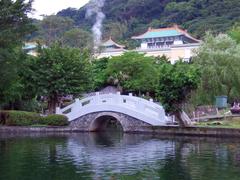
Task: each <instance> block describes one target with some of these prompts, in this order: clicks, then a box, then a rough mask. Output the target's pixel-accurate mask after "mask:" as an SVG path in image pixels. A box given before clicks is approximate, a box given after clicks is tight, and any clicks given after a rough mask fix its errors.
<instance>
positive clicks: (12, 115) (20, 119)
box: [0, 111, 68, 126]
mask: <svg viewBox="0 0 240 180" xmlns="http://www.w3.org/2000/svg"><path fill="white" fill-rule="evenodd" d="M0 125H6V126H32V125H48V126H66V125H68V119H67V117H66V116H63V115H57V114H53V115H48V116H45V117H42V116H40V115H39V114H37V113H33V112H26V111H0Z"/></svg>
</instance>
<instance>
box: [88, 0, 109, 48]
mask: <svg viewBox="0 0 240 180" xmlns="http://www.w3.org/2000/svg"><path fill="white" fill-rule="evenodd" d="M104 3H105V0H90V1H89V3H88V5H87V12H86V17H87V18H90V17H93V15H95V16H96V22H95V24H94V25H93V27H92V32H93V39H94V49H95V50H97V49H98V48H99V46H100V44H101V40H102V22H103V20H104V18H105V14H104V13H103V12H102V7H103V6H104Z"/></svg>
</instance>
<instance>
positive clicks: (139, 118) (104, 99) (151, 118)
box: [56, 93, 168, 132]
mask: <svg viewBox="0 0 240 180" xmlns="http://www.w3.org/2000/svg"><path fill="white" fill-rule="evenodd" d="M56 114H63V115H65V116H67V117H68V119H69V121H70V127H71V128H72V129H73V130H79V131H96V130H100V129H102V128H104V126H105V122H104V120H105V119H106V117H111V118H113V119H115V120H117V121H118V122H119V123H120V124H121V126H122V128H123V131H124V132H129V131H141V129H143V128H144V127H146V126H164V125H167V123H168V118H167V117H166V115H165V111H164V109H163V107H162V106H161V105H158V104H156V103H154V102H153V101H152V100H150V101H147V100H145V99H143V98H139V97H135V96H132V94H129V96H126V95H120V93H118V94H104V95H100V94H99V93H96V95H95V96H91V97H87V98H85V99H82V100H79V99H76V100H75V102H74V103H73V104H71V105H69V106H67V107H65V108H63V109H60V108H57V109H56Z"/></svg>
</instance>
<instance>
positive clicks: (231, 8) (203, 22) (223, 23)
mask: <svg viewBox="0 0 240 180" xmlns="http://www.w3.org/2000/svg"><path fill="white" fill-rule="evenodd" d="M103 11H104V13H105V14H106V19H105V21H104V37H108V36H109V35H112V36H113V38H114V39H116V40H123V39H128V38H130V37H131V36H133V35H136V34H139V33H142V32H144V31H146V30H147V28H148V27H149V26H151V27H155V28H158V27H165V26H170V25H172V24H174V23H176V24H178V25H181V26H182V27H183V28H185V29H188V30H189V31H190V32H191V33H193V34H194V35H196V36H197V37H200V38H202V37H203V35H204V34H205V31H209V30H211V31H212V32H216V33H218V32H225V31H227V30H229V29H230V28H231V27H232V26H233V25H234V24H235V23H236V22H239V21H240V1H239V0H178V1H176V0H106V2H105V6H104V8H103ZM85 12H86V7H83V8H81V9H79V10H76V9H70V8H69V9H66V10H62V11H61V12H59V13H58V15H59V16H63V17H70V18H72V19H73V20H74V22H75V24H76V25H78V26H79V27H81V28H82V27H84V28H88V29H90V27H91V26H92V25H93V23H94V18H91V19H86V18H85ZM119 27H121V28H119ZM126 29H127V31H126Z"/></svg>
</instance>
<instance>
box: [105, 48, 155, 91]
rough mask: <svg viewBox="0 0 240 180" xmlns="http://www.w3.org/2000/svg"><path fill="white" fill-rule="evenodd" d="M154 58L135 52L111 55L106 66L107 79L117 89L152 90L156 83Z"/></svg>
mask: <svg viewBox="0 0 240 180" xmlns="http://www.w3.org/2000/svg"><path fill="white" fill-rule="evenodd" d="M154 64H155V59H154V58H152V57H145V56H144V54H139V53H136V52H128V53H124V54H123V55H121V56H116V57H112V58H111V59H110V60H109V63H108V66H107V70H106V72H107V75H108V81H109V83H111V84H112V85H116V86H117V87H118V88H119V90H123V91H128V92H129V91H133V92H137V93H140V92H152V91H154V89H155V86H156V84H157V69H156V68H155V67H154Z"/></svg>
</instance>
